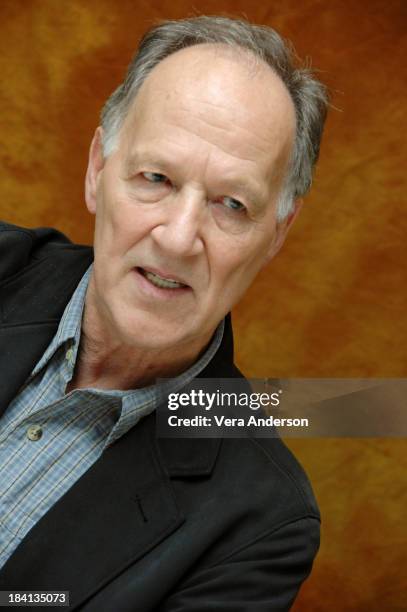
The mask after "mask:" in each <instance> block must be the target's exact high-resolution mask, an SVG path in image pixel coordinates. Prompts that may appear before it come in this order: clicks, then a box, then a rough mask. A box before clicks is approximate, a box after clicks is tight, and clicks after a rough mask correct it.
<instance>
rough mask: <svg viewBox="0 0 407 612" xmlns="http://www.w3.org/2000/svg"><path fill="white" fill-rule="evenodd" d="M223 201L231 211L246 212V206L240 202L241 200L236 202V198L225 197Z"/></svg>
mask: <svg viewBox="0 0 407 612" xmlns="http://www.w3.org/2000/svg"><path fill="white" fill-rule="evenodd" d="M222 201H223V203H224V204H225V206H226V208H229V209H230V210H234V211H236V212H243V211H244V210H246V206H245V205H244V204H242V203H241V202H239V200H235V198H230V197H229V196H224V197H223V198H222Z"/></svg>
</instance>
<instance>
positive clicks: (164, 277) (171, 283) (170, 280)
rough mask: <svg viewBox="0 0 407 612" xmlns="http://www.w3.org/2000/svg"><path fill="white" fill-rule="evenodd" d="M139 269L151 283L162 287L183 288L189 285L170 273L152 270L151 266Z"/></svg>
mask: <svg viewBox="0 0 407 612" xmlns="http://www.w3.org/2000/svg"><path fill="white" fill-rule="evenodd" d="M137 271H138V272H139V273H140V274H142V275H143V276H144V278H147V279H148V280H149V281H150V283H152V284H153V285H155V286H156V287H159V288H160V289H182V288H186V287H188V285H186V284H185V283H183V282H181V281H180V279H178V278H176V277H175V278H174V277H173V276H172V275H170V274H166V273H163V272H160V273H159V272H158V271H156V270H154V271H153V270H152V269H151V268H149V269H147V268H141V267H138V268H137Z"/></svg>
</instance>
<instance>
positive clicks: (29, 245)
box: [0, 221, 72, 280]
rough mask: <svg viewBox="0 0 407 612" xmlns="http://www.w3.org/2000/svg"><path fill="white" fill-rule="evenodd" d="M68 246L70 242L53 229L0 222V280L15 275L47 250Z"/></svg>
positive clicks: (44, 254) (45, 253)
mask: <svg viewBox="0 0 407 612" xmlns="http://www.w3.org/2000/svg"><path fill="white" fill-rule="evenodd" d="M69 244H72V243H71V242H70V240H69V239H68V238H67V237H66V236H64V234H62V233H61V232H58V231H57V230H55V229H52V228H48V227H41V228H36V229H29V228H25V227H19V226H18V225H12V224H11V223H5V222H4V221H0V279H1V280H4V279H6V278H8V277H11V276H13V275H14V274H17V273H18V272H20V271H21V270H22V269H24V268H25V267H27V266H28V265H29V264H30V263H31V262H32V260H33V259H38V258H41V257H43V256H44V257H45V256H46V255H47V252H48V251H49V250H51V251H52V249H53V248H58V246H59V245H69Z"/></svg>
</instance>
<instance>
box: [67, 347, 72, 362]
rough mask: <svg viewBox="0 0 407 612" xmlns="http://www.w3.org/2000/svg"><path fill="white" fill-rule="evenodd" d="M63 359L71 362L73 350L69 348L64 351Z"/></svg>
mask: <svg viewBox="0 0 407 612" xmlns="http://www.w3.org/2000/svg"><path fill="white" fill-rule="evenodd" d="M65 359H66V360H67V361H69V363H72V360H73V350H72V349H71V348H70V349H68V350H67V351H66V354H65Z"/></svg>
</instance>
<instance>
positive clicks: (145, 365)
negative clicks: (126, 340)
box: [66, 292, 210, 393]
mask: <svg viewBox="0 0 407 612" xmlns="http://www.w3.org/2000/svg"><path fill="white" fill-rule="evenodd" d="M88 293H89V292H88ZM209 340H210V337H209V338H208V339H207V341H206V342H201V343H200V344H199V345H188V346H183V347H179V346H177V347H169V348H167V349H165V348H164V349H163V348H160V349H145V348H142V347H141V348H140V347H137V346H133V345H127V344H123V343H121V342H120V341H118V340H117V336H116V335H115V334H114V333H113V331H110V330H109V327H108V325H106V323H104V321H103V320H102V317H101V316H100V314H99V313H98V312H97V309H96V308H94V306H93V305H92V303H91V301H90V300H89V301H88V295H87V300H86V302H85V309H84V316H83V322H82V331H81V342H80V346H79V351H78V356H77V360H76V366H75V372H74V376H73V378H72V380H71V381H70V382H69V384H68V386H67V388H66V392H67V393H68V392H69V391H72V390H73V389H79V388H85V387H92V388H100V389H116V390H127V389H137V388H141V387H146V386H149V385H152V384H154V383H155V381H156V379H157V378H170V377H174V376H178V375H179V374H181V373H182V372H184V371H185V370H186V369H188V368H189V367H190V366H191V365H192V364H193V363H194V362H195V361H196V360H197V359H198V358H199V357H200V355H201V354H202V353H203V352H204V350H205V348H206V346H207V344H208V342H209Z"/></svg>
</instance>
